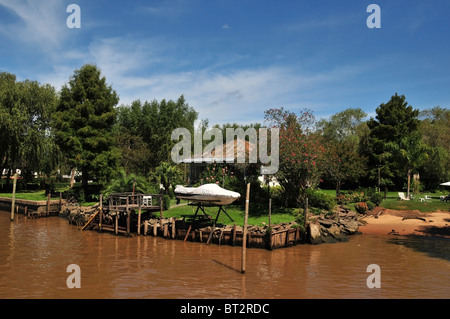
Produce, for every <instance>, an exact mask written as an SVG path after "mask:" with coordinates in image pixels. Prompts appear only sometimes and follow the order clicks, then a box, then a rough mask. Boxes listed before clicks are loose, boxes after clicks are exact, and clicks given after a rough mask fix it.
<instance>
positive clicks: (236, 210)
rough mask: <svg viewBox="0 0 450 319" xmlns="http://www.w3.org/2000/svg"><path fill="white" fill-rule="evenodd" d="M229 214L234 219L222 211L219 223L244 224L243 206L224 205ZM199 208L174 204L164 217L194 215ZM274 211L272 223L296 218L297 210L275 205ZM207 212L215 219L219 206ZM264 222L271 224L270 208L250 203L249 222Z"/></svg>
mask: <svg viewBox="0 0 450 319" xmlns="http://www.w3.org/2000/svg"><path fill="white" fill-rule="evenodd" d="M185 203H186V202H182V204H185ZM224 208H225V210H226V212H227V213H228V215H230V217H231V218H232V219H233V220H234V222H232V221H231V220H230V219H229V218H228V216H227V215H226V214H224V213H223V212H221V213H220V216H219V220H218V223H222V224H225V225H232V224H234V223H236V224H237V225H241V226H243V225H244V217H245V210H244V208H242V207H241V206H237V205H229V206H226V207H224ZM196 209H197V206H190V205H174V206H172V207H171V208H170V209H169V210H166V211H164V212H163V214H164V217H168V218H170V217H181V216H182V215H194V214H195V210H196ZM272 211H273V213H272V216H271V222H272V224H278V223H288V222H290V221H293V220H295V216H294V212H295V210H294V209H292V210H283V211H281V210H279V209H277V208H274V207H273V210H272ZM205 212H206V213H207V214H208V215H210V216H211V217H212V218H213V219H215V218H216V215H217V212H218V207H206V208H205ZM198 214H201V215H203V213H202V212H201V211H199V212H198ZM262 223H266V224H269V212H268V208H266V209H265V210H264V209H260V208H256V207H252V205H251V204H250V208H249V217H248V224H249V225H260V226H261V225H262Z"/></svg>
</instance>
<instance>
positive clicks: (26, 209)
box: [24, 206, 30, 218]
mask: <svg viewBox="0 0 450 319" xmlns="http://www.w3.org/2000/svg"><path fill="white" fill-rule="evenodd" d="M24 214H25V216H27V217H28V218H30V213H29V212H28V206H25V212H24Z"/></svg>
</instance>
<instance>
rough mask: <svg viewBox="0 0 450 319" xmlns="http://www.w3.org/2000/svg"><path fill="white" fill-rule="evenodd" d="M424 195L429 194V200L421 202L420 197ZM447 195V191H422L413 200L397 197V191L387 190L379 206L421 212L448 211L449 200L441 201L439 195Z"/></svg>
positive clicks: (449, 207) (449, 209)
mask: <svg viewBox="0 0 450 319" xmlns="http://www.w3.org/2000/svg"><path fill="white" fill-rule="evenodd" d="M425 195H429V196H431V200H430V201H427V202H421V201H420V198H424V197H425ZM445 195H448V194H447V193H422V194H418V195H415V197H414V199H413V200H409V201H404V200H399V199H398V192H388V194H387V197H386V199H385V200H383V202H382V203H381V206H382V207H384V208H387V209H396V210H418V211H420V212H422V213H428V212H434V211H450V202H441V200H440V198H439V197H440V196H445Z"/></svg>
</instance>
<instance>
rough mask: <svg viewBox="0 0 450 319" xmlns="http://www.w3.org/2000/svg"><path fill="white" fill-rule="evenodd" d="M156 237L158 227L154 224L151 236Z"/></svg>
mask: <svg viewBox="0 0 450 319" xmlns="http://www.w3.org/2000/svg"><path fill="white" fill-rule="evenodd" d="M157 235H158V227H157V225H156V222H155V223H154V224H153V236H155V237H156V236H157Z"/></svg>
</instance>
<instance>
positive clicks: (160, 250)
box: [0, 212, 450, 299]
mask: <svg viewBox="0 0 450 319" xmlns="http://www.w3.org/2000/svg"><path fill="white" fill-rule="evenodd" d="M9 217H10V216H9V213H6V212H0V234H1V235H0V236H1V237H0V239H1V240H0V298H1V299H6V298H16V299H17V298H18V299H29V298H33V299H35V298H38V299H48V298H52V299H53V298H55V299H61V298H64V299H71V298H87V299H91V298H125V299H128V298H161V299H162V298H164V299H179V298H184V299H186V298H187V299H189V298H206V299H215V298H226V299H228V298H230V299H232V298H239V299H241V298H242V299H250V298H252V299H254V298H256V299H269V298H276V299H281V298H283V299H294V298H295V299H297V298H302V299H310V298H333V299H335V298H346V299H348V298H350V299H351V298H358V299H359V298H408V299H410V298H433V299H440V298H450V241H449V240H448V239H439V238H414V237H398V236H397V237H395V236H374V235H368V234H362V235H354V236H352V237H350V240H349V242H345V243H335V244H321V245H314V246H313V245H297V246H294V247H290V248H282V249H277V250H274V251H268V250H265V249H255V248H254V249H248V250H247V264H246V273H245V274H241V273H240V267H241V247H231V246H226V245H224V246H218V245H215V244H212V245H209V246H208V245H206V244H204V243H203V244H201V243H192V242H183V241H180V240H166V239H163V238H154V237H151V236H132V237H125V236H115V235H113V234H110V233H98V232H96V231H81V230H80V229H79V228H78V227H77V226H73V225H69V224H68V222H67V220H65V219H63V218H59V217H49V218H40V219H26V218H24V216H23V215H19V216H17V215H16V220H15V221H14V222H10V219H9ZM17 217H19V218H18V219H17ZM71 264H76V265H78V266H79V267H80V268H79V269H80V288H72V289H70V288H68V285H67V278H68V277H69V276H71V274H72V272H67V267H68V266H69V265H71ZM371 264H376V265H378V266H379V267H380V268H379V269H380V270H379V272H378V274H379V275H380V276H379V282H380V284H381V287H380V288H372V289H370V288H368V285H367V279H368V277H369V276H371V275H372V272H368V271H367V267H368V266H369V265H371ZM374 274H375V273H374Z"/></svg>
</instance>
